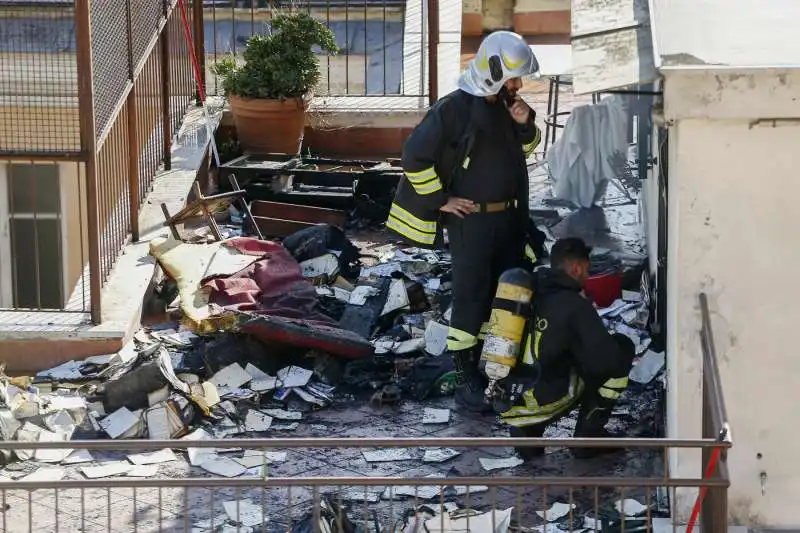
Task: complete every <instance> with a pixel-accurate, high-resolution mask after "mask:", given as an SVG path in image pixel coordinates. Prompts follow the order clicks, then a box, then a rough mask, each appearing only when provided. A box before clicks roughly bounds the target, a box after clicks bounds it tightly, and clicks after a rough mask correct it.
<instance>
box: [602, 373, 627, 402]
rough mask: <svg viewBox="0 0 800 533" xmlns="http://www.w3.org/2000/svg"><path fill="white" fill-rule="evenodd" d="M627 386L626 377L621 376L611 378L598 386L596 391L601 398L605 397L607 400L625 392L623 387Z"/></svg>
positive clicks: (614, 398)
mask: <svg viewBox="0 0 800 533" xmlns="http://www.w3.org/2000/svg"><path fill="white" fill-rule="evenodd" d="M626 388H628V377H627V376H625V377H622V378H611V379H609V380H608V381H606V382H605V383H603V385H602V386H601V387H600V389H599V390H598V391H597V392H598V393H599V394H600V396H602V397H603V398H607V399H609V400H616V399H617V398H619V397H620V396H622V393H623V392H625V389H626Z"/></svg>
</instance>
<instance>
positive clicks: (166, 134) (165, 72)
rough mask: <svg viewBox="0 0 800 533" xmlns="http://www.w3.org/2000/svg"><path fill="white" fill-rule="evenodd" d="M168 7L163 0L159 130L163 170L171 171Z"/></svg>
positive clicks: (165, 0) (168, 2)
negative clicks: (164, 21) (163, 22)
mask: <svg viewBox="0 0 800 533" xmlns="http://www.w3.org/2000/svg"><path fill="white" fill-rule="evenodd" d="M169 6H170V1H169V0H164V18H165V19H166V23H165V25H164V31H163V32H161V37H159V43H160V45H161V129H162V132H163V134H162V141H163V143H162V147H163V154H162V157H163V159H164V170H171V169H172V156H171V154H172V119H171V118H170V116H169V108H170V105H169V103H170V102H169V99H170V92H171V91H170V61H169Z"/></svg>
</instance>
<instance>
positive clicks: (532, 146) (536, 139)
mask: <svg viewBox="0 0 800 533" xmlns="http://www.w3.org/2000/svg"><path fill="white" fill-rule="evenodd" d="M534 129H535V130H536V131H535V132H534V134H533V140H532V141H531V142H529V143H527V144H523V145H522V151H523V152H524V153H525V157H529V156H530V155H531V154H532V153H533V151H534V150H536V147H537V146H539V143H540V142H542V130H540V129H539V128H537V127H536V126H534Z"/></svg>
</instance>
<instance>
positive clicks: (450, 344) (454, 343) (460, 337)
mask: <svg viewBox="0 0 800 533" xmlns="http://www.w3.org/2000/svg"><path fill="white" fill-rule="evenodd" d="M476 344H478V338H477V337H476V336H475V335H470V334H469V333H467V332H466V331H461V330H460V329H456V328H454V327H452V326H451V327H450V328H449V329H448V330H447V349H448V350H450V351H453V352H458V351H461V350H469V349H470V348H472V347H473V346H475V345H476Z"/></svg>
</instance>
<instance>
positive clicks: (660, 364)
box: [629, 350, 666, 384]
mask: <svg viewBox="0 0 800 533" xmlns="http://www.w3.org/2000/svg"><path fill="white" fill-rule="evenodd" d="M665 362H666V356H665V354H664V352H661V353H657V352H654V351H653V350H647V352H645V354H644V355H643V356H641V357H640V358H639V361H638V362H637V363H636V364H635V365H633V368H631V373H630V375H629V377H630V379H631V380H632V381H635V382H636V383H642V384H646V383H650V382H651V381H652V380H653V378H654V377H656V375H657V374H658V373H659V372H661V369H662V368H664V363H665Z"/></svg>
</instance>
